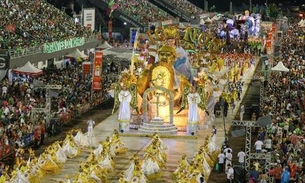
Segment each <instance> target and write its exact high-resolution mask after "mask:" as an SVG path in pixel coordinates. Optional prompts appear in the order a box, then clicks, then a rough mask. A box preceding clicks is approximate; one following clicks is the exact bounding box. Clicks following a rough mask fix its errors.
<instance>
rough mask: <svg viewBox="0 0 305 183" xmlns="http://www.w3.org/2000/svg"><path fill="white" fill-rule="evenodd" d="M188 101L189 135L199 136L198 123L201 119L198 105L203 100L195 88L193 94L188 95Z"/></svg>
mask: <svg viewBox="0 0 305 183" xmlns="http://www.w3.org/2000/svg"><path fill="white" fill-rule="evenodd" d="M187 101H188V104H189V111H188V122H187V123H188V124H187V134H188V135H197V130H198V123H199V119H200V117H199V114H198V104H199V103H200V101H201V99H200V96H199V94H198V93H197V91H196V88H195V87H193V88H192V92H191V93H189V94H188V95H187Z"/></svg>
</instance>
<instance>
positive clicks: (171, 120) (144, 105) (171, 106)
mask: <svg viewBox="0 0 305 183" xmlns="http://www.w3.org/2000/svg"><path fill="white" fill-rule="evenodd" d="M156 90H160V91H162V92H164V93H166V94H168V95H169V123H170V124H174V94H173V93H172V92H171V91H170V90H169V89H167V88H164V87H161V86H155V87H151V88H148V89H147V90H145V92H144V94H143V103H142V109H143V121H144V122H148V117H147V95H148V94H149V93H151V92H154V91H156Z"/></svg>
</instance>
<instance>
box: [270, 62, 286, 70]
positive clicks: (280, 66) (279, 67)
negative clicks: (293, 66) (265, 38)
mask: <svg viewBox="0 0 305 183" xmlns="http://www.w3.org/2000/svg"><path fill="white" fill-rule="evenodd" d="M271 70H272V71H280V72H288V71H289V69H288V68H287V67H285V66H284V64H283V62H282V61H279V63H277V65H276V66H275V67H273V68H271Z"/></svg>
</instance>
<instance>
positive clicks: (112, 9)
mask: <svg viewBox="0 0 305 183" xmlns="http://www.w3.org/2000/svg"><path fill="white" fill-rule="evenodd" d="M118 7H119V5H118V4H117V3H115V2H114V0H112V1H110V2H109V4H108V8H109V17H111V15H112V12H113V11H114V10H116V9H117V8H118Z"/></svg>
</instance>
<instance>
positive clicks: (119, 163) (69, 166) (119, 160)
mask: <svg viewBox="0 0 305 183" xmlns="http://www.w3.org/2000/svg"><path fill="white" fill-rule="evenodd" d="M253 71H254V69H252V71H251V73H250V74H249V75H247V76H248V78H245V79H244V82H245V84H244V87H245V88H247V87H248V86H249V82H250V81H251V77H252V74H253ZM252 87H253V88H254V86H252ZM252 87H251V88H252ZM255 88H257V87H255ZM108 105H109V104H108ZM246 106H248V104H247V103H246ZM238 108H239V107H238V106H237V107H236V109H235V111H234V113H236V112H237V109H238ZM110 110H111V109H109V106H108V107H107V108H106V109H102V110H101V111H98V110H95V111H94V113H95V114H93V113H92V116H93V118H94V120H96V121H97V118H96V116H99V115H104V116H107V115H109V113H110ZM98 113H99V114H98ZM103 113H106V114H103ZM246 113H247V111H246ZM89 116H90V113H89V114H88V115H86V116H85V117H82V118H81V119H80V120H81V124H82V125H81V126H83V127H84V126H86V125H84V124H85V123H86V119H88V117H89ZM246 116H247V114H246ZM85 118H86V119H85ZM116 119H117V115H111V116H109V117H108V118H107V119H105V120H103V121H102V122H100V123H99V124H97V125H96V126H95V128H94V136H95V138H96V139H97V140H98V141H103V140H104V139H105V138H106V137H107V136H111V134H112V132H113V129H115V128H117V127H118V123H117V122H116ZM231 119H232V118H231V117H228V118H226V128H227V131H228V129H229V128H230V126H229V125H228V124H229V122H230V121H231ZM213 124H214V125H216V127H217V129H218V130H217V138H216V142H217V144H218V145H221V143H222V142H223V141H224V130H223V126H224V125H223V119H222V118H216V120H215V121H214V123H213ZM74 128H77V127H74ZM211 132H212V125H210V126H209V127H208V128H207V129H203V130H200V131H199V133H198V138H197V139H192V138H179V139H178V138H171V139H169V138H163V139H162V140H163V141H164V143H165V144H166V145H167V146H168V152H167V155H168V162H167V166H166V169H164V170H163V171H162V172H163V176H162V177H161V178H160V179H159V180H156V181H151V183H157V182H158V183H163V182H164V183H172V182H173V180H172V173H173V171H174V170H175V169H176V168H177V167H178V165H179V163H178V161H179V160H180V159H181V157H182V156H183V155H184V154H186V155H187V156H188V158H189V159H191V158H192V157H193V154H194V153H195V152H196V151H197V150H198V148H199V146H200V145H202V144H203V141H204V139H205V137H206V135H207V134H211ZM122 140H123V142H124V143H125V144H126V146H127V147H128V148H129V151H128V152H127V153H126V154H124V155H121V156H119V157H116V158H115V159H114V160H115V163H116V170H115V172H113V173H111V174H110V175H109V182H111V183H115V182H117V180H118V179H119V175H120V173H121V172H123V171H125V170H126V169H127V168H128V166H129V164H130V163H131V159H130V157H131V156H132V155H133V154H137V155H138V156H139V157H140V158H143V152H142V150H143V149H144V148H145V147H146V146H147V145H148V143H149V141H150V138H148V137H125V136H124V137H122ZM234 151H236V150H234ZM88 155H89V151H88V150H85V151H83V152H82V153H81V154H80V155H79V156H78V157H76V158H74V159H70V160H68V161H67V163H65V164H64V165H63V168H62V171H61V172H60V173H59V174H58V175H50V176H45V177H44V178H43V180H42V183H51V182H54V183H55V182H58V181H60V180H65V179H66V177H68V176H69V177H72V176H73V175H74V174H76V173H77V172H78V168H79V166H78V165H79V163H80V162H84V161H85V160H86V158H87V157H88ZM211 177H214V175H213V174H212V175H211ZM212 179H213V180H214V178H212ZM212 179H211V181H209V183H210V182H213V181H212ZM217 180H218V181H214V182H218V183H219V182H223V181H221V180H222V176H220V177H219V178H218V177H217Z"/></svg>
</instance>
